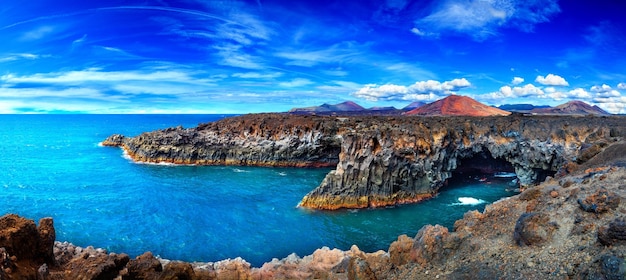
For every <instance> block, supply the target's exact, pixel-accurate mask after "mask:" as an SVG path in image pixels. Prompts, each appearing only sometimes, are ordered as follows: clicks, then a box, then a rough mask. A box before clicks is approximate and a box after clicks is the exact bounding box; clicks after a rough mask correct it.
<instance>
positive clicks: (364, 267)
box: [348, 257, 377, 280]
mask: <svg viewBox="0 0 626 280" xmlns="http://www.w3.org/2000/svg"><path fill="white" fill-rule="evenodd" d="M348 279H350V280H376V279H377V278H376V275H375V274H374V272H373V271H372V269H371V268H370V266H369V264H368V263H367V261H366V260H364V259H362V258H360V257H353V258H351V259H350V264H349V265H348Z"/></svg>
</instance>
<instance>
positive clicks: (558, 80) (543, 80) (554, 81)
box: [535, 74, 569, 86]
mask: <svg viewBox="0 0 626 280" xmlns="http://www.w3.org/2000/svg"><path fill="white" fill-rule="evenodd" d="M535 81H536V82H538V83H540V84H542V85H545V86H569V83H568V82H567V81H566V80H565V79H564V78H563V77H561V76H559V75H554V74H548V75H547V76H545V77H544V76H537V78H536V79H535Z"/></svg>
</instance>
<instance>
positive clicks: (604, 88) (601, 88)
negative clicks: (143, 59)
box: [589, 84, 611, 92]
mask: <svg viewBox="0 0 626 280" xmlns="http://www.w3.org/2000/svg"><path fill="white" fill-rule="evenodd" d="M589 90H590V91H593V92H608V91H611V86H609V85H607V84H602V85H601V86H592V87H591V88H590V89H589Z"/></svg>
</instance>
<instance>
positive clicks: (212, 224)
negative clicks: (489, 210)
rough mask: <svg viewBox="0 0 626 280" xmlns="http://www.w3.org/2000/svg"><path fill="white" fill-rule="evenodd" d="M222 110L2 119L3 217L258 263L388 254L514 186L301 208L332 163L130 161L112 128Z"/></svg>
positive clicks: (124, 242) (162, 249) (149, 126)
mask: <svg viewBox="0 0 626 280" xmlns="http://www.w3.org/2000/svg"><path fill="white" fill-rule="evenodd" d="M223 117H225V116H223V115H0V123H1V125H0V154H1V155H2V156H1V157H0V186H1V188H2V190H1V203H0V214H7V213H16V214H19V215H21V216H24V217H26V218H30V219H34V220H35V221H38V220H39V219H40V218H42V217H52V218H54V224H55V228H56V234H57V235H56V236H57V240H59V241H69V242H71V243H74V244H75V245H78V246H83V247H84V246H89V245H92V246H94V247H100V248H105V249H107V250H109V251H110V252H117V253H127V254H129V255H131V257H135V256H137V255H140V254H142V253H143V252H145V251H151V252H152V253H153V254H154V255H158V256H160V257H162V258H165V259H171V260H182V261H190V262H191V261H202V262H213V261H218V260H222V259H227V258H235V257H242V258H244V259H246V260H247V261H248V262H250V263H251V264H252V265H253V266H257V267H258V266H261V265H262V264H263V263H264V262H268V261H271V260H272V258H278V259H281V258H284V257H286V256H288V255H289V254H291V253H296V254H297V255H299V256H305V255H309V254H311V253H313V251H314V250H315V249H317V248H321V247H323V246H328V247H330V248H339V249H342V250H347V249H349V248H350V246H351V245H353V244H356V245H357V246H358V247H359V248H360V249H361V250H363V251H366V252H373V251H376V250H380V249H383V250H387V249H388V248H389V245H390V244H391V242H393V241H394V240H396V239H397V237H398V235H401V234H407V235H409V236H411V237H413V236H415V235H416V233H417V231H418V230H419V229H420V228H421V227H422V226H424V225H425V224H441V225H444V226H447V227H450V230H452V228H451V227H452V225H453V224H454V221H455V220H457V219H460V218H461V217H462V216H463V214H464V213H465V212H467V211H469V210H479V211H482V210H483V209H484V207H485V205H486V204H487V203H491V202H493V201H496V200H498V199H501V198H503V197H507V196H511V195H513V194H515V193H514V192H512V191H510V190H509V188H510V187H509V186H508V185H509V184H508V183H509V180H508V179H507V180H500V181H498V180H495V179H493V180H490V181H489V183H486V182H479V181H478V180H473V179H471V178H465V179H463V180H456V182H455V183H451V184H450V185H449V186H447V187H445V188H443V189H442V190H441V193H440V194H439V195H438V196H437V197H436V198H434V199H431V200H428V201H426V202H423V203H419V204H413V205H401V206H397V207H388V208H385V209H362V210H340V211H334V212H326V211H311V210H306V209H300V208H297V207H296V205H297V204H298V202H299V201H300V199H301V198H302V197H303V196H304V195H305V194H306V193H308V192H309V191H310V190H312V189H313V188H315V187H316V186H317V185H318V184H319V183H320V182H321V181H322V179H323V178H324V176H325V175H326V173H328V171H330V169H327V168H326V169H296V168H265V167H234V166H172V165H155V164H137V163H133V162H131V161H129V160H128V159H127V158H125V157H124V156H123V153H122V150H121V149H118V148H111V147H102V146H100V145H99V143H100V142H101V141H102V140H104V139H105V138H106V137H107V136H109V135H111V134H114V133H120V134H124V135H127V136H135V135H137V134H140V133H141V132H144V131H151V130H155V129H162V128H167V127H172V126H178V125H182V126H184V127H194V126H196V125H198V124H199V123H203V122H209V121H214V120H218V119H221V118H223Z"/></svg>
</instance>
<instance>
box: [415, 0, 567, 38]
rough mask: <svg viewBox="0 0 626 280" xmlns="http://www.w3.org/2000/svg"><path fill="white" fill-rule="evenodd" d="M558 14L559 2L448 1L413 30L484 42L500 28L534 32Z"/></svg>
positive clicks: (420, 32) (504, 0)
mask: <svg viewBox="0 0 626 280" xmlns="http://www.w3.org/2000/svg"><path fill="white" fill-rule="evenodd" d="M442 2H443V1H442ZM558 12H560V8H559V6H558V3H557V1H556V0H549V1H537V0H533V1H524V0H497V1H484V0H469V1H468V0H448V1H445V2H443V4H441V5H439V6H437V7H436V8H435V9H434V10H433V11H432V13H431V14H429V15H427V16H426V17H423V18H421V19H418V20H417V21H416V22H415V24H416V27H415V28H414V30H412V31H413V33H415V34H417V35H419V36H423V35H424V34H426V33H425V32H424V30H429V33H432V34H438V33H442V32H446V31H453V32H458V33H464V34H467V35H470V36H472V37H474V39H476V40H484V39H486V38H488V37H491V36H493V35H496V34H497V31H498V29H499V28H501V27H515V28H517V29H519V30H522V31H525V32H531V31H533V29H534V26H535V25H536V24H538V23H542V22H548V21H549V20H550V17H551V16H553V15H554V14H556V13H558ZM416 31H419V32H416Z"/></svg>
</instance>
